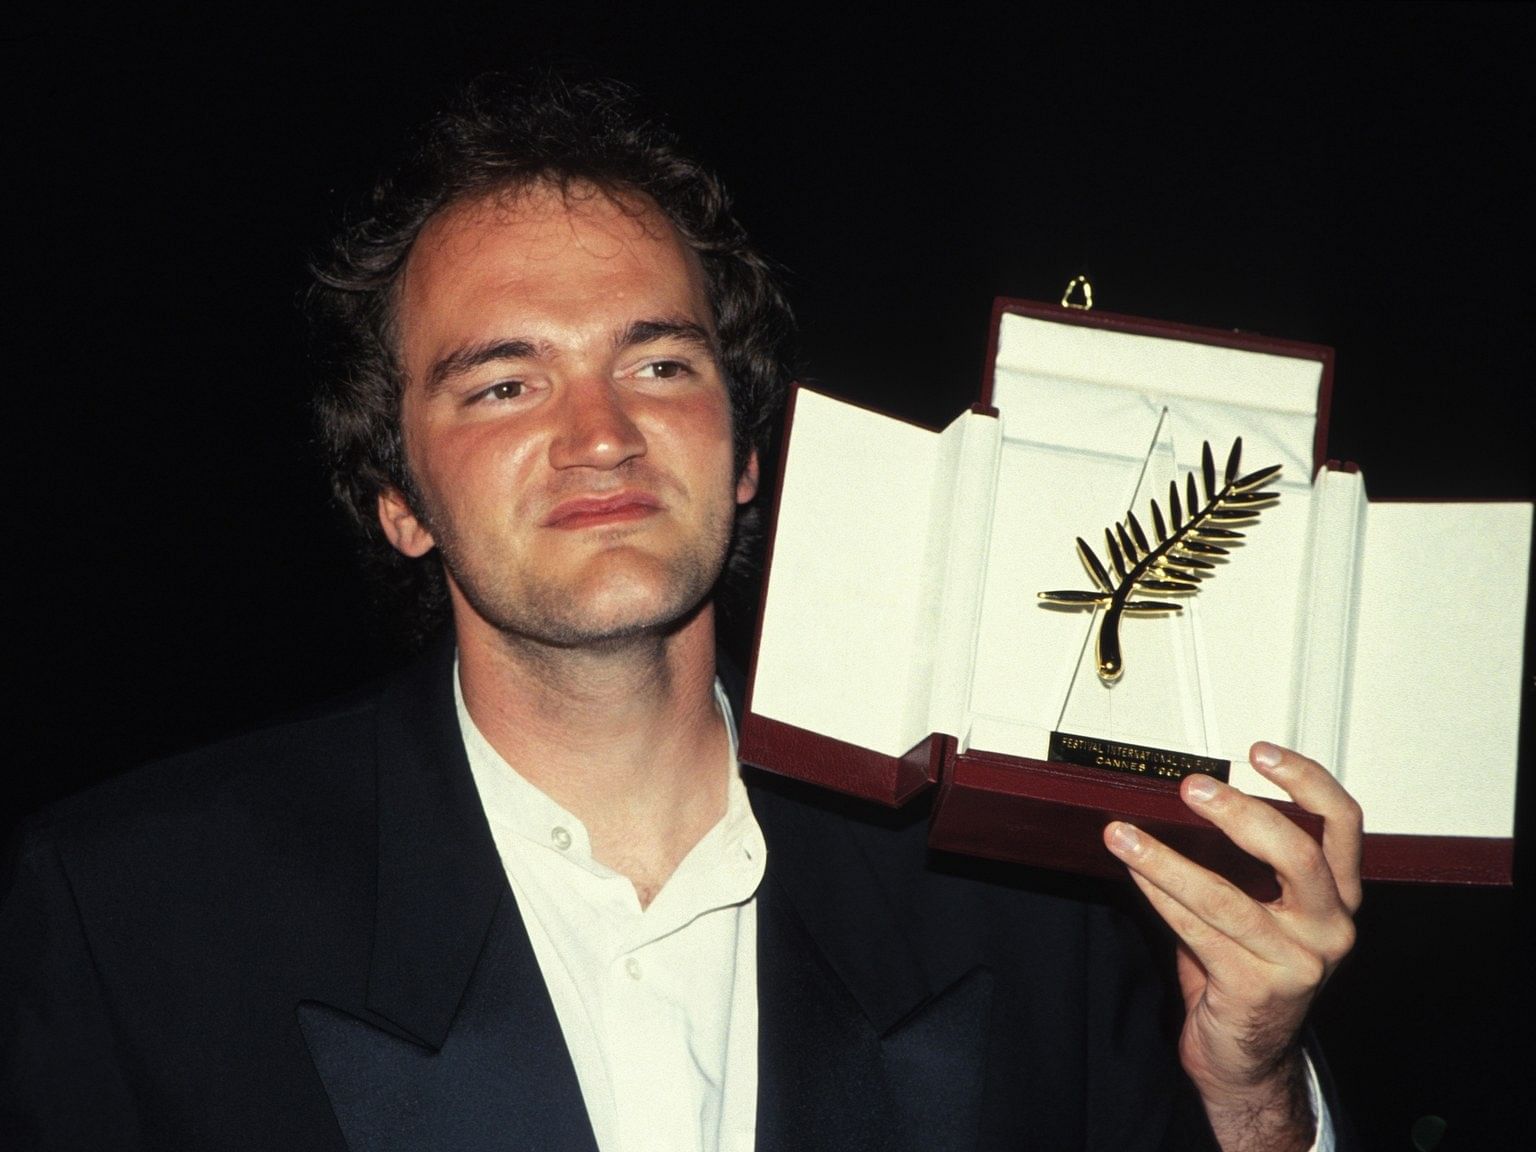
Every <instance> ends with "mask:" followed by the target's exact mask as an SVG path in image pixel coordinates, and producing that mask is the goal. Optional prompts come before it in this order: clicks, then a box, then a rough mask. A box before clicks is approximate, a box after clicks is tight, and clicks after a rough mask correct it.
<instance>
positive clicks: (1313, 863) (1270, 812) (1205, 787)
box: [1180, 775, 1342, 916]
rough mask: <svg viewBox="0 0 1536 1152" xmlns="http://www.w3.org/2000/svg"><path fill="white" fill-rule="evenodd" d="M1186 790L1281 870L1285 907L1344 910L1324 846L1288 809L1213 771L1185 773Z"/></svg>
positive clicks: (1203, 810)
mask: <svg viewBox="0 0 1536 1152" xmlns="http://www.w3.org/2000/svg"><path fill="white" fill-rule="evenodd" d="M1180 793H1181V794H1182V795H1183V797H1184V801H1185V803H1187V804H1188V805H1189V806H1190V808H1192V809H1193V810H1194V811H1196V812H1198V813H1199V814H1200V815H1201V816H1203V817H1205V819H1207V820H1209V821H1210V822H1211V823H1212V824H1214V825H1216V827H1217V828H1219V829H1221V831H1222V832H1224V833H1226V835H1227V838H1228V839H1230V840H1231V841H1232V842H1233V843H1234V844H1236V845H1237V846H1238V847H1239V848H1241V849H1242V850H1243V851H1244V852H1247V853H1248V854H1249V855H1250V856H1252V857H1254V858H1255V859H1258V860H1262V861H1263V862H1264V863H1266V864H1268V865H1269V866H1270V867H1271V868H1273V869H1274V870H1275V876H1276V877H1277V878H1278V879H1279V881H1280V900H1279V902H1278V903H1279V906H1280V907H1283V908H1285V909H1287V910H1296V911H1299V912H1301V913H1303V914H1304V915H1313V916H1326V915H1329V914H1332V913H1335V912H1337V911H1338V910H1339V907H1340V904H1341V901H1342V894H1341V893H1340V892H1339V889H1338V886H1337V884H1336V883H1335V882H1334V878H1333V871H1332V869H1331V868H1330V867H1329V861H1328V857H1327V855H1326V853H1325V852H1324V851H1323V847H1322V845H1321V844H1319V843H1318V842H1317V841H1316V840H1314V839H1312V837H1311V836H1310V835H1308V833H1307V832H1306V830H1305V829H1303V828H1301V827H1300V826H1299V825H1297V824H1296V822H1295V821H1294V820H1292V819H1291V818H1290V817H1289V816H1287V815H1285V813H1283V812H1281V811H1280V810H1279V809H1277V808H1275V807H1274V806H1273V805H1271V804H1266V803H1265V802H1264V801H1262V800H1259V799H1257V798H1256V797H1253V796H1249V795H1247V794H1246V793H1244V792H1242V791H1240V790H1238V789H1236V788H1233V787H1232V786H1231V785H1229V784H1223V783H1222V782H1221V781H1219V780H1213V779H1212V778H1211V777H1209V776H1199V775H1195V776H1187V777H1185V779H1184V782H1183V784H1182V786H1181V787H1180Z"/></svg>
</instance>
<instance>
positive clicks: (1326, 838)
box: [1248, 740, 1364, 912]
mask: <svg viewBox="0 0 1536 1152" xmlns="http://www.w3.org/2000/svg"><path fill="white" fill-rule="evenodd" d="M1248 760H1249V763H1251V764H1252V765H1253V767H1254V769H1255V770H1256V771H1257V772H1259V774H1260V775H1262V776H1264V777H1265V778H1266V779H1269V780H1272V781H1274V782H1275V783H1276V784H1278V785H1279V786H1280V787H1281V788H1283V789H1285V791H1286V793H1287V794H1288V795H1289V796H1290V797H1291V799H1292V800H1294V801H1296V803H1297V804H1299V805H1300V806H1301V807H1303V808H1305V809H1306V810H1307V811H1308V812H1315V813H1316V814H1317V815H1319V816H1321V817H1322V818H1323V855H1324V856H1325V857H1327V860H1328V866H1329V868H1330V869H1331V870H1332V872H1333V880H1334V883H1335V884H1336V885H1337V886H1338V889H1339V895H1340V896H1341V897H1342V898H1343V900H1344V904H1345V906H1346V907H1347V908H1348V909H1349V910H1350V911H1351V912H1354V911H1356V910H1357V909H1358V908H1359V907H1360V898H1361V890H1360V850H1361V845H1362V844H1363V843H1364V832H1363V824H1364V817H1363V814H1362V812H1361V810H1360V805H1359V804H1358V803H1357V802H1356V801H1355V798H1354V797H1353V796H1351V795H1350V794H1349V793H1348V792H1347V791H1345V789H1344V785H1342V784H1340V783H1339V782H1338V780H1337V779H1336V778H1335V777H1334V775H1333V773H1331V772H1329V771H1328V770H1327V769H1326V768H1324V767H1323V766H1322V765H1321V764H1319V763H1317V761H1315V760H1308V759H1307V758H1306V757H1305V756H1303V755H1301V754H1300V753H1298V752H1292V751H1291V750H1290V749H1288V748H1281V747H1280V746H1279V745H1278V744H1270V743H1268V742H1267V741H1263V740H1261V741H1259V742H1258V743H1257V744H1255V745H1254V746H1253V748H1252V749H1250V751H1249V753H1248Z"/></svg>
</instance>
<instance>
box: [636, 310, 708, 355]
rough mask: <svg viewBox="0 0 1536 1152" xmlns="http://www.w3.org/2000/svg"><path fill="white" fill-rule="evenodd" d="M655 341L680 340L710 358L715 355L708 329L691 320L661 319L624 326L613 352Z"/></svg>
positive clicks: (640, 321)
mask: <svg viewBox="0 0 1536 1152" xmlns="http://www.w3.org/2000/svg"><path fill="white" fill-rule="evenodd" d="M657 340H681V341H682V342H683V343H685V344H692V345H694V346H696V347H697V348H698V349H699V350H700V351H702V352H707V353H709V354H710V355H711V356H715V355H717V354H718V353H717V349H716V344H715V337H714V334H713V333H712V332H710V331H709V329H707V328H705V327H704V326H703V325H702V324H696V323H694V322H693V321H692V320H683V319H677V318H673V317H663V318H661V319H656V320H635V321H633V322H631V323H630V324H628V325H626V326H625V328H624V330H623V331H622V332H620V333H619V334H618V336H617V337H616V338H615V340H614V342H613V346H614V350H615V351H622V350H623V349H625V348H637V347H639V346H640V345H642V344H650V343H653V342H654V341H657Z"/></svg>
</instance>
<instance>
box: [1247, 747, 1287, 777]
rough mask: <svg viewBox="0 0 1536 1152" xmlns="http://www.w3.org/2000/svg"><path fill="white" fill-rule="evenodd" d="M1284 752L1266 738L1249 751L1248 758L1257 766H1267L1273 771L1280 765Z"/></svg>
mask: <svg viewBox="0 0 1536 1152" xmlns="http://www.w3.org/2000/svg"><path fill="white" fill-rule="evenodd" d="M1282 755H1284V753H1283V752H1282V751H1281V750H1280V749H1279V748H1278V747H1276V746H1275V745H1274V744H1271V743H1269V742H1268V741H1266V740H1260V741H1259V742H1258V743H1257V744H1255V745H1254V746H1253V749H1252V750H1251V751H1250V752H1249V753H1248V759H1249V760H1250V761H1251V762H1252V763H1253V766H1254V767H1255V768H1267V769H1269V770H1270V771H1271V772H1273V771H1274V770H1275V769H1276V768H1278V767H1280V757H1281V756H1282Z"/></svg>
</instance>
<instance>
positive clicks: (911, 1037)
mask: <svg viewBox="0 0 1536 1152" xmlns="http://www.w3.org/2000/svg"><path fill="white" fill-rule="evenodd" d="M748 779H749V782H750V783H752V784H753V785H754V786H753V790H752V799H753V808H754V811H755V812H756V814H757V816H758V820H759V822H760V823H761V824H762V826H763V831H764V835H765V837H766V839H767V841H768V874H767V877H766V878H765V881H764V884H763V888H762V890H761V891H760V892H759V895H758V1009H759V1011H758V1019H759V1024H758V1051H759V1070H758V1117H757V1133H758V1141H757V1145H758V1149H759V1150H760V1152H809V1150H818V1149H827V1150H829V1152H830V1150H832V1149H846V1150H859V1149H869V1150H871V1152H873V1150H876V1149H880V1150H886V1149H901V1148H913V1149H919V1148H920V1149H923V1150H924V1152H930V1150H934V1149H939V1150H948V1149H957V1150H958V1149H962V1148H974V1147H975V1143H976V1137H977V1126H978V1123H979V1108H980V1099H981V1086H982V1074H983V1071H984V1062H985V1060H984V1058H985V1044H986V1035H987V1027H986V1024H987V1015H988V1011H989V1008H990V1004H991V974H990V972H988V971H987V970H986V969H984V968H979V967H977V966H976V965H975V963H974V958H973V957H971V956H970V955H969V953H968V952H965V951H963V950H962V951H961V953H960V954H959V956H958V957H954V956H949V955H946V954H944V952H943V950H942V949H940V950H936V951H935V950H930V951H929V952H927V953H925V952H924V950H923V949H922V948H921V947H919V946H917V944H916V943H915V941H914V939H913V937H912V936H911V935H910V934H909V932H908V930H907V924H906V923H905V919H904V917H903V916H902V915H901V914H900V912H901V910H900V909H898V908H896V907H893V906H892V903H891V896H890V890H889V889H888V887H887V886H886V885H884V884H882V883H881V881H880V876H879V873H878V871H877V869H876V867H875V865H874V863H873V861H872V860H871V857H870V856H869V854H868V851H867V850H866V849H865V848H863V847H861V845H860V844H859V843H858V842H857V841H856V840H855V837H854V835H853V832H852V828H851V825H850V822H849V821H848V820H846V819H845V818H843V817H842V816H841V815H839V814H837V813H836V812H835V811H834V809H835V808H836V807H837V804H836V802H835V801H833V802H831V803H827V804H823V803H820V802H819V801H820V798H819V797H817V796H815V794H814V793H809V794H807V793H806V792H805V791H804V790H802V789H801V788H800V787H799V786H797V785H792V784H783V783H780V782H778V781H769V780H767V779H765V778H762V777H758V776H756V774H751V775H749V777H748ZM923 827H924V826H923V824H922V822H921V821H920V820H919V821H917V822H916V825H915V827H914V829H912V830H911V834H900V835H897V836H896V837H895V840H894V842H892V841H891V840H890V839H889V838H886V839H882V840H880V841H879V843H881V844H882V845H884V846H886V847H890V846H892V845H893V843H894V847H895V848H896V849H897V850H898V852H899V853H903V852H911V853H915V854H916V856H915V857H914V858H915V859H916V860H919V861H920V860H921V857H922V852H923V845H922V831H923Z"/></svg>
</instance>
